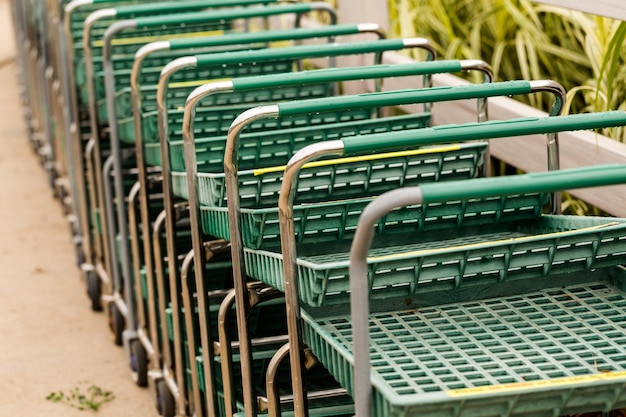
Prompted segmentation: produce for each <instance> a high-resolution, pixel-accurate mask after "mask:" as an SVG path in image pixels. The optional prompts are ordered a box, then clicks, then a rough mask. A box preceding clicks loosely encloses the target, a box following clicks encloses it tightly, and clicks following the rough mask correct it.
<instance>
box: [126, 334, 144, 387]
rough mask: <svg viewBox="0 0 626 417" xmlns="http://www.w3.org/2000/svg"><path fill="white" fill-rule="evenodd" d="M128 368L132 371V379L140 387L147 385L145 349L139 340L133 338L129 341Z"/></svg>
mask: <svg viewBox="0 0 626 417" xmlns="http://www.w3.org/2000/svg"><path fill="white" fill-rule="evenodd" d="M130 368H131V369H132V371H133V381H135V384H137V385H138V386H140V387H145V386H147V385H148V359H147V358H146V350H145V349H144V347H143V345H142V344H141V342H140V341H139V339H135V340H133V341H132V342H131V343H130Z"/></svg>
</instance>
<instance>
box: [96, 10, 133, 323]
mask: <svg viewBox="0 0 626 417" xmlns="http://www.w3.org/2000/svg"><path fill="white" fill-rule="evenodd" d="M135 27H137V24H136V23H135V21H134V20H124V21H121V22H116V23H114V24H112V25H111V26H110V27H109V28H108V29H107V30H106V32H105V33H104V46H103V50H102V55H103V66H104V86H105V91H106V104H107V114H108V117H109V130H110V144H111V156H112V157H113V182H114V188H115V195H116V196H117V204H116V205H115V209H116V210H113V211H114V212H116V214H117V227H118V232H119V234H120V239H121V242H120V245H121V250H120V252H121V256H120V261H121V271H119V270H117V267H116V269H115V270H116V271H118V280H117V281H118V284H117V285H120V284H121V285H123V286H124V296H125V297H124V299H125V303H126V307H127V308H128V317H127V321H126V327H127V329H129V330H130V329H133V330H134V329H135V327H136V325H137V320H136V318H135V306H134V304H135V303H134V299H133V294H132V283H131V281H132V271H131V262H132V261H131V259H130V251H131V249H130V242H129V231H128V218H127V216H126V211H127V208H126V206H125V202H126V200H125V198H124V197H125V191H124V179H123V171H124V170H123V167H122V152H121V149H120V148H121V146H120V139H119V134H118V129H117V111H116V108H115V95H116V91H115V78H114V77H115V72H114V68H113V59H112V58H113V57H112V53H113V51H112V42H113V37H114V36H115V35H117V34H118V33H120V32H122V31H123V30H126V29H132V28H135ZM106 208H107V211H108V210H109V209H113V208H114V207H112V206H111V205H110V203H109V202H106ZM110 218H111V219H112V218H113V213H111V214H110ZM111 221H112V220H111ZM115 237H116V236H115V235H113V236H111V237H110V239H115Z"/></svg>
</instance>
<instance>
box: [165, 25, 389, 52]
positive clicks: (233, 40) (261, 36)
mask: <svg viewBox="0 0 626 417" xmlns="http://www.w3.org/2000/svg"><path fill="white" fill-rule="evenodd" d="M365 29H367V30H365ZM363 32H378V33H379V37H380V38H384V37H385V36H384V34H383V32H382V30H381V29H380V28H379V27H378V25H376V24H374V23H367V24H358V25H331V26H321V27H316V28H298V29H284V30H269V31H261V32H246V33H236V34H226V35H220V36H203V37H197V38H179V39H172V40H170V41H167V42H168V43H169V45H168V48H167V49H169V50H172V51H175V50H180V49H191V48H202V47H210V46H221V45H232V44H245V43H251V42H274V41H281V40H299V39H308V38H314V37H320V38H324V37H332V36H344V35H354V34H358V33H363Z"/></svg>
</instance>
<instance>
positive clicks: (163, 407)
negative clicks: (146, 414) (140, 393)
mask: <svg viewBox="0 0 626 417" xmlns="http://www.w3.org/2000/svg"><path fill="white" fill-rule="evenodd" d="M157 409H158V410H159V414H161V415H162V416H163V417H174V416H175V415H176V404H175V403H174V396H173V395H172V393H171V392H170V389H169V388H168V387H167V384H166V383H165V381H159V382H158V384H157Z"/></svg>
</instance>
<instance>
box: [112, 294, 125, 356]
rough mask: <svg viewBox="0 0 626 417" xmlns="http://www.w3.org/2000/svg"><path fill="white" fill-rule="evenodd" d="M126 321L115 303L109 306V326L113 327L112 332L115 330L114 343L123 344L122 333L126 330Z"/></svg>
mask: <svg viewBox="0 0 626 417" xmlns="http://www.w3.org/2000/svg"><path fill="white" fill-rule="evenodd" d="M125 321H126V320H124V316H122V313H120V310H119V309H118V308H117V306H116V305H115V303H111V306H110V307H109V326H110V327H111V332H113V343H115V344H116V345H118V346H122V342H123V340H122V333H123V332H124V327H125Z"/></svg>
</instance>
